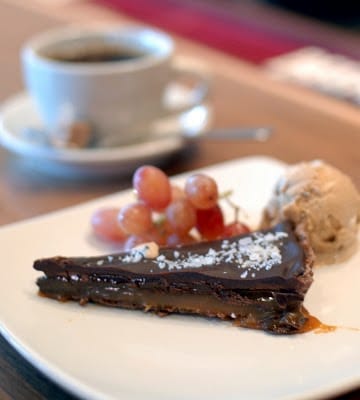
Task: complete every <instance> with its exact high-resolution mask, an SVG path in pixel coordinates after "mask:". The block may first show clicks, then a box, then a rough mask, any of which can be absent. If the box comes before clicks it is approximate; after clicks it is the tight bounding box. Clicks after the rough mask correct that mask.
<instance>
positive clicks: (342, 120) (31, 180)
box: [0, 0, 360, 400]
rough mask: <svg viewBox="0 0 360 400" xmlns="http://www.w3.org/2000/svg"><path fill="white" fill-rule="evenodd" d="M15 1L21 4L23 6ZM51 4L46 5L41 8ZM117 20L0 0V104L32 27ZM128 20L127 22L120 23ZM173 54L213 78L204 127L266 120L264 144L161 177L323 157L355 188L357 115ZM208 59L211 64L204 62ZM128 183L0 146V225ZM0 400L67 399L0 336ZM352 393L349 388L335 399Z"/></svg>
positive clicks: (191, 158) (219, 63)
mask: <svg viewBox="0 0 360 400" xmlns="http://www.w3.org/2000/svg"><path fill="white" fill-rule="evenodd" d="M23 3H31V4H32V5H31V7H32V8H31V9H30V8H27V9H26V8H24V6H23ZM50 4H51V5H50ZM95 17H96V21H97V22H101V23H108V22H117V23H118V22H122V21H124V20H125V18H124V17H123V16H121V15H119V14H116V15H115V14H113V13H111V12H110V11H108V10H105V9H102V8H98V7H96V6H95V5H93V4H89V3H86V2H84V1H71V0H69V1H54V2H49V3H48V4H46V3H45V2H41V1H40V0H38V1H34V2H21V1H17V0H15V1H12V2H10V1H8V2H4V1H1V0H0V26H1V31H2V35H1V36H0V48H1V49H2V53H1V55H0V57H1V60H0V65H1V67H0V68H1V77H0V102H2V101H4V100H5V99H6V98H7V97H9V96H10V95H12V94H14V93H16V92H19V91H21V90H23V84H22V79H21V72H20V65H19V60H18V52H19V48H20V46H21V44H22V43H23V42H24V40H25V39H27V38H28V37H29V36H31V35H33V34H34V33H36V32H39V31H43V30H47V29H49V28H54V27H56V26H60V25H63V24H64V23H81V24H89V23H93V21H94V20H95ZM127 21H128V19H127ZM176 41H177V53H178V54H180V55H186V56H188V57H192V58H194V59H195V58H198V59H200V60H201V61H202V62H204V63H206V64H207V66H208V67H209V69H210V71H211V73H212V76H213V85H212V94H211V101H212V104H213V109H214V122H213V125H214V127H231V126H259V125H264V126H271V127H273V128H274V132H275V133H274V135H273V136H272V137H271V138H270V140H268V141H266V142H254V141H241V142H231V143H229V142H228V141H226V140H224V141H216V142H214V141H211V140H206V139H204V140H201V141H200V142H199V143H198V144H197V145H193V146H191V147H188V148H186V151H183V152H182V153H181V154H179V155H177V156H176V157H175V158H174V159H173V160H172V161H171V162H170V163H169V164H168V165H167V166H166V168H165V169H166V172H167V173H168V174H170V175H173V174H176V173H180V172H184V171H189V170H192V169H195V168H199V167H203V166H207V165H211V164H215V163H217V162H221V161H225V160H230V159H233V158H239V157H244V156H249V155H269V156H272V157H276V158H279V159H281V160H283V161H285V162H287V163H296V162H299V161H302V160H311V159H315V158H317V159H319V158H320V159H323V160H325V161H327V162H329V163H331V164H333V165H335V166H337V167H338V168H340V169H342V170H343V171H344V172H346V173H347V174H349V175H350V176H351V177H352V178H353V180H354V182H355V184H356V185H357V186H358V187H360V152H359V145H360V134H359V129H360V113H359V111H358V109H356V108H355V107H354V106H351V105H349V104H345V103H342V102H340V101H337V100H334V99H330V98H326V97H324V96H322V95H318V94H315V93H312V92H310V91H307V90H305V89H300V88H298V87H293V86H289V85H285V84H280V83H277V82H273V81H271V80H270V79H269V78H268V77H267V76H266V75H265V73H264V72H263V71H262V70H261V69H260V68H256V67H253V66H251V65H249V64H247V63H245V62H243V61H240V60H238V59H235V58H232V57H230V56H226V55H224V54H222V53H220V52H216V51H214V50H211V49H209V48H206V47H202V46H199V45H198V44H195V43H192V42H189V41H185V40H183V39H181V38H176ZM214 65H216V69H212V66H214ZM129 186H130V180H129V177H118V178H114V179H111V180H110V179H109V180H102V181H92V182H89V181H87V182H79V181H68V180H65V179H52V178H51V177H47V176H45V175H41V174H39V173H37V172H35V171H32V170H28V169H27V168H26V165H25V164H24V163H23V162H22V160H21V159H18V158H16V157H14V156H13V155H10V154H9V153H7V152H6V151H5V150H3V149H0V192H1V196H0V225H3V224H7V223H11V222H15V221H20V220H23V219H26V218H30V217H33V216H36V215H40V214H45V213H47V212H51V211H53V210H57V209H60V208H63V207H66V206H71V205H75V204H79V203H81V202H84V201H87V200H90V199H93V198H96V197H99V196H102V195H106V194H109V193H112V192H115V191H118V190H121V189H124V188H128V187H129ZM0 398H1V399H48V398H51V399H72V398H73V397H72V396H71V395H69V394H67V393H66V392H64V391H63V390H62V389H61V388H59V387H58V386H57V385H56V384H54V383H52V382H50V381H49V380H48V379H47V378H45V377H44V376H43V375H42V374H41V373H39V372H38V371H37V370H36V369H34V368H33V367H32V366H31V365H30V364H29V363H28V362H27V361H25V360H24V359H23V358H22V357H21V356H20V355H19V354H18V353H17V352H16V351H15V350H14V349H12V348H11V347H10V346H9V345H8V344H7V343H6V341H5V340H4V339H3V338H1V337H0ZM340 398H341V399H354V400H355V399H358V398H360V391H359V390H358V391H353V392H351V393H349V394H346V395H343V396H341V397H339V399H340Z"/></svg>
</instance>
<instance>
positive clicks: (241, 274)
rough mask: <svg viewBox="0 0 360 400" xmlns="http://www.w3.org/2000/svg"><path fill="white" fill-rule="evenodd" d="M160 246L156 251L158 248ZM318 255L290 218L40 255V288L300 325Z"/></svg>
mask: <svg viewBox="0 0 360 400" xmlns="http://www.w3.org/2000/svg"><path fill="white" fill-rule="evenodd" d="M152 250H155V253H154V251H152ZM312 263H313V255H312V251H311V249H310V247H309V246H308V243H307V239H306V236H304V235H302V234H301V232H295V231H294V230H293V228H292V226H291V225H290V224H289V223H287V222H285V223H280V224H279V225H277V226H275V227H274V228H272V229H268V230H263V231H258V232H254V233H251V234H246V235H241V236H237V237H233V238H231V239H227V240H217V241H211V242H202V243H197V244H193V245H186V246H180V247H174V248H160V249H159V248H157V246H156V245H154V244H145V245H143V246H141V247H138V248H135V249H133V250H131V251H130V252H124V253H119V254H111V255H107V256H102V257H90V258H85V257H84V258H82V257H74V258H66V257H53V258H45V259H40V260H37V261H35V263H34V268H35V269H36V270H39V271H43V272H44V276H42V277H40V278H39V279H38V280H37V285H38V286H39V289H40V294H42V295H45V296H47V297H51V298H54V299H58V300H61V301H64V300H76V301H79V302H80V304H85V303H87V302H88V301H91V302H95V303H100V304H103V305H106V306H114V307H122V308H128V309H142V310H144V311H154V312H156V313H158V314H160V315H164V314H167V313H186V314H198V315H203V316H206V317H218V318H221V319H224V320H232V321H234V323H235V324H236V325H239V326H243V327H247V328H256V329H263V330H265V331H271V332H274V333H296V332H301V331H302V330H303V328H304V325H305V323H306V321H307V319H308V314H307V312H306V310H305V309H304V308H303V305H302V304H303V300H304V295H305V293H306V292H307V290H308V288H309V286H310V285H311V282H312V269H311V267H312Z"/></svg>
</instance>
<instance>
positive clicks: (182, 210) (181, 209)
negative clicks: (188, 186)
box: [165, 199, 196, 234]
mask: <svg viewBox="0 0 360 400" xmlns="http://www.w3.org/2000/svg"><path fill="white" fill-rule="evenodd" d="M165 215H166V219H167V222H168V223H169V225H170V227H171V228H172V230H173V231H174V232H176V233H179V234H185V233H187V232H189V231H190V229H191V228H193V227H194V226H195V224H196V212H195V209H194V207H193V206H192V205H191V203H190V202H189V201H188V200H186V199H183V200H175V201H173V202H172V203H171V204H170V205H169V206H168V207H167V209H166V211H165Z"/></svg>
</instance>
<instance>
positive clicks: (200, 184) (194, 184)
mask: <svg viewBox="0 0 360 400" xmlns="http://www.w3.org/2000/svg"><path fill="white" fill-rule="evenodd" d="M185 193H186V195H187V197H188V199H189V200H190V202H191V203H192V204H193V206H194V207H196V208H198V209H200V210H206V209H209V208H212V207H214V206H215V205H216V204H217V201H218V197H219V194H218V188H217V184H216V182H215V180H214V179H213V178H211V177H209V176H207V175H204V174H195V175H191V176H190V177H189V178H188V179H187V181H186V184H185Z"/></svg>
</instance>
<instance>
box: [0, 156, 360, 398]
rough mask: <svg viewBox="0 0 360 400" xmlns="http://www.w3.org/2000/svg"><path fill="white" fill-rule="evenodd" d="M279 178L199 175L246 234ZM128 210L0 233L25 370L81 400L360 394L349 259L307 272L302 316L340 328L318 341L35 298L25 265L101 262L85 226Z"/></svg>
mask: <svg viewBox="0 0 360 400" xmlns="http://www.w3.org/2000/svg"><path fill="white" fill-rule="evenodd" d="M283 168H284V164H282V163H280V162H278V161H276V160H273V159H269V158H263V157H253V158H245V159H239V160H235V161H231V162H228V163H225V164H220V165H216V166H213V167H211V168H208V169H205V171H206V173H209V174H211V175H212V176H214V178H216V179H217V181H218V182H219V184H220V190H221V191H225V190H228V189H233V190H234V198H233V199H234V201H236V202H237V203H238V204H240V206H242V207H243V208H244V209H245V210H247V212H248V213H249V220H248V222H249V223H250V224H252V225H254V224H256V223H257V222H258V220H259V217H260V213H261V210H262V208H263V206H264V205H265V203H266V202H267V200H268V198H269V196H270V192H271V190H272V187H273V185H274V182H275V180H276V179H277V177H278V176H279V174H280V173H281V172H282V171H283ZM176 180H177V181H178V182H179V183H183V182H184V176H180V177H177V178H176ZM131 198H132V194H131V193H130V191H127V192H122V193H117V194H114V195H111V196H108V197H105V198H101V199H98V200H96V201H93V202H90V203H86V204H83V205H80V206H76V207H73V208H69V209H65V210H63V211H59V212H56V213H52V214H49V215H45V216H42V217H39V218H36V219H32V220H28V221H25V222H21V223H16V224H13V225H9V226H5V227H3V228H1V229H0V243H1V249H2V250H1V252H2V254H1V261H2V281H3V282H4V284H3V285H2V289H1V291H0V327H1V332H2V334H3V335H4V336H5V337H6V338H7V340H8V341H9V342H10V343H12V344H13V345H14V346H15V347H16V349H17V350H18V351H19V352H20V353H21V354H22V355H23V356H24V357H25V358H27V359H28V360H29V361H30V362H31V363H32V364H33V365H35V366H36V367H37V368H38V369H40V370H41V371H43V372H44V373H45V374H46V375H47V376H49V377H50V378H51V379H53V380H54V381H56V382H57V383H59V384H60V385H62V386H63V387H64V388H66V389H67V390H69V391H70V392H72V393H74V394H76V395H78V396H80V397H81V398H84V399H128V400H139V399H142V400H143V399H148V400H165V399H166V400H180V399H181V400H183V399H187V400H195V399H196V400H199V399H206V400H223V399H226V400H230V399H240V398H241V399H247V400H254V399H266V400H271V399H276V400H279V399H283V400H285V399H286V400H289V399H292V400H294V399H315V398H320V397H321V398H323V397H325V396H330V395H336V394H338V393H341V392H343V391H346V390H348V389H351V388H355V387H357V386H359V385H360V331H359V330H358V328H360V313H359V304H360V290H359V282H360V268H359V265H360V253H359V252H358V253H357V254H356V255H355V256H354V257H353V258H351V259H350V260H349V261H348V262H346V263H343V264H341V265H340V264H339V265H333V266H327V267H323V268H319V269H316V271H315V281H314V284H313V286H312V287H311V289H310V291H309V293H308V295H307V298H306V307H307V308H308V310H309V311H310V312H311V313H312V314H313V315H315V316H316V317H318V318H320V320H322V321H323V322H324V323H326V324H331V325H337V326H339V328H338V329H337V330H335V331H334V332H329V333H315V332H308V333H305V334H298V335H292V336H276V335H271V334H267V333H264V332H262V331H255V330H249V329H242V328H236V327H233V326H232V325H231V324H230V323H227V322H221V321H217V320H213V319H206V318H201V317H194V316H175V315H173V316H168V317H166V318H159V317H157V316H156V315H152V314H145V313H143V312H140V311H126V310H121V309H111V308H106V307H102V306H96V305H90V304H88V305H86V306H84V307H82V306H80V305H79V304H77V303H74V302H67V303H60V302H56V301H54V300H50V299H47V298H42V297H39V296H38V295H37V288H36V285H35V280H36V278H37V277H38V276H39V273H38V272H36V271H34V270H33V269H32V263H33V261H34V260H35V259H36V258H39V257H47V256H53V255H59V254H61V255H67V256H71V255H96V254H100V253H102V252H104V251H105V250H106V249H105V248H102V247H101V246H98V245H96V242H95V241H94V240H93V239H92V238H91V235H90V231H89V219H90V216H91V214H92V213H93V211H94V210H95V209H97V208H98V207H100V206H111V205H120V204H123V203H127V202H129V201H130V199H131ZM349 328H357V330H356V329H349Z"/></svg>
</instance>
